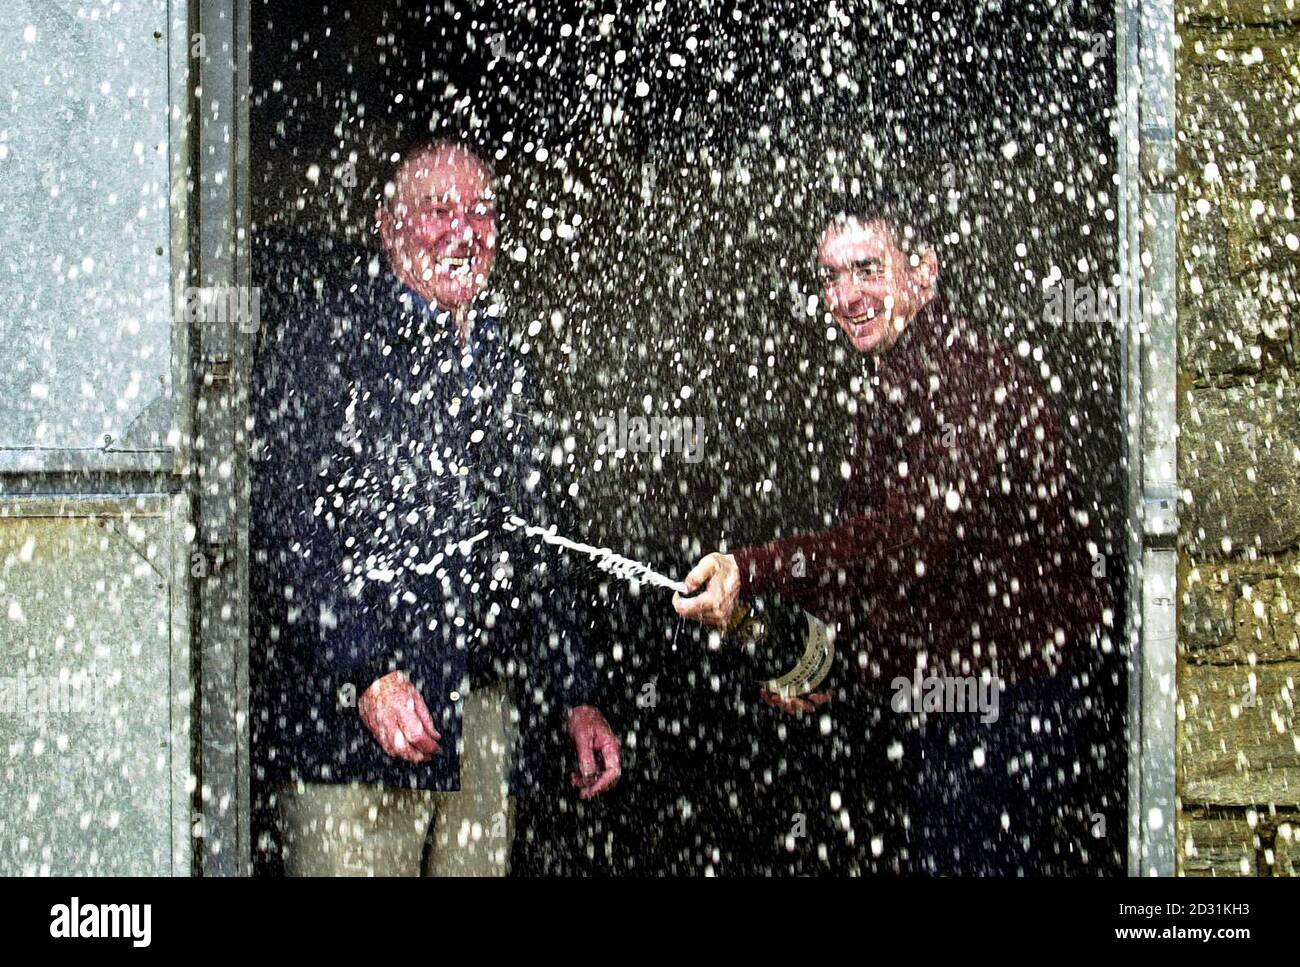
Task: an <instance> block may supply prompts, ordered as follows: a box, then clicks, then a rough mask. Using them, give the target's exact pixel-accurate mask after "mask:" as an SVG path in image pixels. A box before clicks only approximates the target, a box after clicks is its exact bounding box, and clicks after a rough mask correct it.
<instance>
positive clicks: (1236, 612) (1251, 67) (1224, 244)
mask: <svg viewBox="0 0 1300 967" xmlns="http://www.w3.org/2000/svg"><path fill="white" fill-rule="evenodd" d="M1178 37H1179V49H1178V52H1177V61H1176V65H1177V66H1176V71H1177V74H1176V82H1177V88H1178V121H1177V137H1178V171H1179V196H1178V214H1179V237H1178V251H1179V277H1178V313H1179V361H1180V363H1179V413H1178V419H1179V425H1180V428H1181V431H1180V432H1181V437H1180V442H1179V480H1180V486H1181V487H1182V488H1183V507H1182V542H1181V553H1180V568H1179V591H1180V594H1179V607H1180V635H1179V655H1180V660H1179V681H1178V697H1179V702H1178V719H1179V738H1178V753H1179V754H1178V789H1179V795H1180V799H1181V812H1180V814H1179V826H1178V846H1179V849H1178V860H1179V871H1180V872H1181V873H1183V874H1185V875H1189V876H1242V875H1245V876H1281V875H1293V874H1294V873H1295V872H1296V867H1297V865H1300V855H1298V854H1300V842H1297V838H1296V837H1297V836H1300V731H1298V730H1297V722H1296V702H1297V700H1300V695H1297V689H1296V683H1297V681H1298V680H1300V388H1297V385H1296V382H1295V378H1294V373H1295V367H1296V360H1297V354H1298V353H1300V325H1297V324H1296V323H1295V322H1294V321H1293V316H1294V315H1295V311H1296V305H1297V292H1298V291H1300V219H1298V218H1297V215H1296V209H1295V199H1296V194H1295V190H1296V186H1297V185H1300V159H1298V155H1297V152H1300V144H1298V143H1297V142H1298V138H1300V135H1298V133H1297V132H1300V0H1190V2H1184V3H1182V4H1181V7H1180V10H1179V23H1178Z"/></svg>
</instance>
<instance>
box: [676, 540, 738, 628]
mask: <svg viewBox="0 0 1300 967" xmlns="http://www.w3.org/2000/svg"><path fill="white" fill-rule="evenodd" d="M685 584H686V586H687V587H688V588H690V589H691V591H692V592H695V591H698V590H699V589H700V587H701V586H702V585H705V584H707V585H708V587H707V588H705V590H703V591H701V592H700V593H699V594H696V595H695V596H694V597H692V598H690V599H686V598H683V597H682V596H681V595H680V594H674V595H673V607H674V608H676V609H677V613H678V614H679V615H681V616H682V617H683V618H691V619H692V620H694V621H698V622H700V623H701V624H706V625H713V626H714V627H715V628H725V627H727V625H728V624H730V623H731V615H732V613H733V612H734V611H735V610H736V604H737V603H738V602H739V601H740V567H739V566H738V565H737V564H736V558H735V557H734V556H733V555H731V554H717V553H714V554H710V555H709V556H708V557H706V558H704V560H702V561H700V563H699V564H697V565H695V568H694V570H692V571H691V573H690V574H688V575H686V579H685Z"/></svg>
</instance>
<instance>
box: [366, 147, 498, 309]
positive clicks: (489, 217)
mask: <svg viewBox="0 0 1300 967" xmlns="http://www.w3.org/2000/svg"><path fill="white" fill-rule="evenodd" d="M379 234H380V238H381V239H382V240H383V243H384V251H385V252H386V253H387V255H388V262H389V264H390V265H391V266H392V268H393V272H394V273H395V274H396V275H397V277H398V278H399V279H400V280H401V281H402V282H403V283H404V284H405V285H407V286H409V287H410V288H412V289H414V290H415V291H416V292H418V293H419V294H420V295H421V296H423V297H424V298H425V299H427V300H429V301H430V302H433V303H436V304H437V305H439V306H441V307H443V308H446V309H459V308H463V307H465V306H468V305H469V304H470V303H472V302H473V301H474V299H475V298H476V297H477V296H478V294H479V293H480V292H482V291H483V287H484V286H485V285H486V284H487V280H488V276H489V275H491V274H492V263H493V261H494V260H495V258H496V246H497V234H496V208H495V206H494V201H493V192H492V176H491V173H490V172H489V171H488V168H487V165H486V164H484V163H483V162H482V161H481V160H480V159H479V158H478V156H476V155H475V154H474V153H473V152H471V151H469V150H467V149H466V148H464V147H461V146H460V145H456V144H449V143H445V142H442V143H438V144H434V145H431V146H429V147H427V148H421V149H419V150H417V151H415V152H413V153H412V154H410V155H408V156H407V157H406V158H405V159H403V161H402V165H401V167H400V168H398V170H397V174H396V176H395V177H394V179H393V183H392V191H391V194H390V195H389V198H388V201H387V202H386V203H385V204H383V205H381V206H380V209H379Z"/></svg>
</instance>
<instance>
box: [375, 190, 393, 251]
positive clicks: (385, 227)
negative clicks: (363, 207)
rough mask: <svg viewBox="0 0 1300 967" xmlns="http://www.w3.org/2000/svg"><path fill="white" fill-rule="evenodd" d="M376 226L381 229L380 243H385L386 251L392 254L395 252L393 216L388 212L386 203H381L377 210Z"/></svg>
mask: <svg viewBox="0 0 1300 967" xmlns="http://www.w3.org/2000/svg"><path fill="white" fill-rule="evenodd" d="M375 225H376V226H377V227H378V228H379V241H380V242H382V243H383V246H384V250H385V251H387V252H391V251H392V250H393V215H392V212H390V211H389V210H388V204H387V203H386V202H382V201H381V202H380V203H379V207H378V208H377V209H375Z"/></svg>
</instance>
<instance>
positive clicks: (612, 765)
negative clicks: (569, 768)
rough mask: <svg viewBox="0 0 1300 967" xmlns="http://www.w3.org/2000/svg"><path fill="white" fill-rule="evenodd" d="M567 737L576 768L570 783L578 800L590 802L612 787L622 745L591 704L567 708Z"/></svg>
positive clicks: (618, 765) (619, 763)
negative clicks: (576, 756)
mask: <svg viewBox="0 0 1300 967" xmlns="http://www.w3.org/2000/svg"><path fill="white" fill-rule="evenodd" d="M569 737H570V738H571V739H573V748H574V749H575V750H576V751H577V753H578V768H577V769H576V770H574V773H573V784H574V785H575V786H576V787H577V788H578V789H579V790H580V792H579V793H578V798H579V799H591V798H592V797H593V796H599V795H600V794H601V793H602V792H604V791H606V790H607V789H611V788H613V786H614V783H616V782H618V777H619V776H620V775H621V774H622V772H623V764H622V760H621V758H620V756H619V751H620V749H621V748H622V743H621V742H619V740H618V736H617V735H615V734H614V730H613V729H611V728H610V727H609V723H608V722H606V721H605V716H603V715H601V714H600V709H597V708H594V707H592V706H591V705H578V706H576V707H575V708H571V709H569ZM597 756H599V758H600V767H598V766H597V763H596V759H597Z"/></svg>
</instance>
